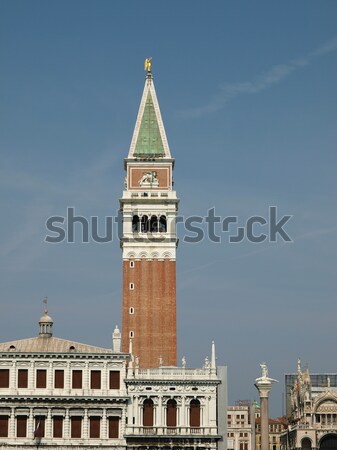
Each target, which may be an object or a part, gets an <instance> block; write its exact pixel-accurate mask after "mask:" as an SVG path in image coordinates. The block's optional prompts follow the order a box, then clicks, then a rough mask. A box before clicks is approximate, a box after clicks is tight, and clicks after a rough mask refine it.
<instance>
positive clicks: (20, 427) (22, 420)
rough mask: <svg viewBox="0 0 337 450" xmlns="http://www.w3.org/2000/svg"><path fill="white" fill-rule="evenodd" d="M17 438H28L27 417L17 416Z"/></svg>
mask: <svg viewBox="0 0 337 450" xmlns="http://www.w3.org/2000/svg"><path fill="white" fill-rule="evenodd" d="M16 436H17V437H26V436H27V417H26V416H17V418H16Z"/></svg>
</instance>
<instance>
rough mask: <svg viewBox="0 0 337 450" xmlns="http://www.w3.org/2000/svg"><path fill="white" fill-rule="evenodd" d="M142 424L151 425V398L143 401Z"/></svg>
mask: <svg viewBox="0 0 337 450" xmlns="http://www.w3.org/2000/svg"><path fill="white" fill-rule="evenodd" d="M143 426H144V427H153V401H152V400H151V399H150V400H145V401H144V406H143Z"/></svg>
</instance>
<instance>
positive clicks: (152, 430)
mask: <svg viewBox="0 0 337 450" xmlns="http://www.w3.org/2000/svg"><path fill="white" fill-rule="evenodd" d="M126 435H129V436H149V435H150V436H172V435H176V436H206V435H207V436H209V435H213V436H215V435H217V429H216V428H213V427H130V426H128V427H127V428H126Z"/></svg>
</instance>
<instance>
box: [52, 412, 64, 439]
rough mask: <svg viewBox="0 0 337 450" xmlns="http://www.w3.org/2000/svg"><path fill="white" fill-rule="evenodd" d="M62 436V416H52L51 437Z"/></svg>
mask: <svg viewBox="0 0 337 450" xmlns="http://www.w3.org/2000/svg"><path fill="white" fill-rule="evenodd" d="M62 436H63V417H62V416H54V417H53V437H54V438H61V437H62Z"/></svg>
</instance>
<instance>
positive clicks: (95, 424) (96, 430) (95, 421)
mask: <svg viewBox="0 0 337 450" xmlns="http://www.w3.org/2000/svg"><path fill="white" fill-rule="evenodd" d="M100 428H101V419H100V418H99V417H90V437H91V438H96V439H98V438H99V437H100Z"/></svg>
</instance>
